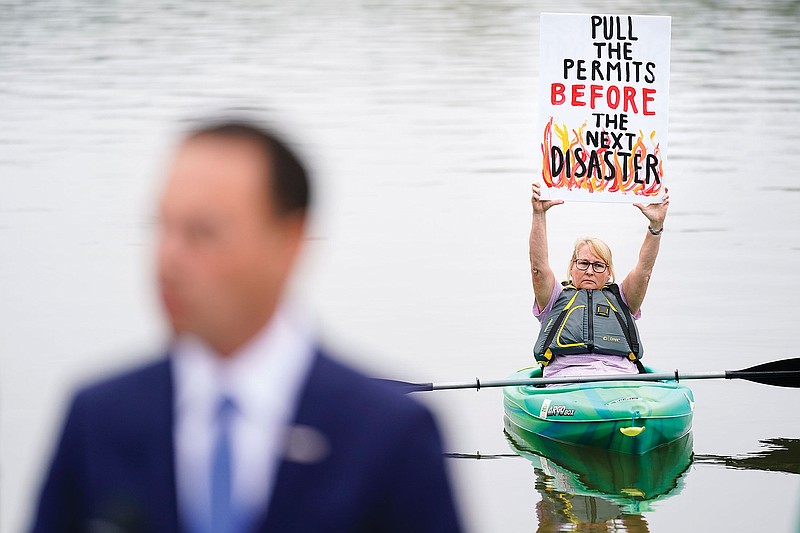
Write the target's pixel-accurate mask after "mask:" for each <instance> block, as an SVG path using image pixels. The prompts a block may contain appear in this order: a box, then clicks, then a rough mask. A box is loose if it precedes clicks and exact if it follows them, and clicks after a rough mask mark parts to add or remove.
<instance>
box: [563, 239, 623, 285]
mask: <svg viewBox="0 0 800 533" xmlns="http://www.w3.org/2000/svg"><path fill="white" fill-rule="evenodd" d="M581 246H588V247H589V250H590V251H591V252H592V253H593V254H594V255H596V256H597V257H599V258H600V259H602V260H603V261H605V263H606V264H607V265H608V272H609V274H611V278H609V282H613V281H614V278H615V276H614V262H613V259H612V258H611V248H609V246H608V245H607V244H606V243H605V242H604V241H602V240H600V239H598V238H597V237H581V238H580V239H578V240H577V241H575V248H573V249H572V259H570V260H569V266H567V279H569V280H571V279H572V274H571V272H572V265H573V264H575V259H577V258H578V250H580V248H581Z"/></svg>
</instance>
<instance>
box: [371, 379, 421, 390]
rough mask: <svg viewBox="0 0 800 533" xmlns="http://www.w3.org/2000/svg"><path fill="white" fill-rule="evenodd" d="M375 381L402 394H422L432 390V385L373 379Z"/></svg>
mask: <svg viewBox="0 0 800 533" xmlns="http://www.w3.org/2000/svg"><path fill="white" fill-rule="evenodd" d="M375 381H377V382H379V383H382V384H383V385H386V386H387V387H390V388H392V389H394V390H396V391H398V392H401V393H403V394H408V393H409V392H424V391H432V390H433V383H411V382H408V381H399V380H396V379H383V378H375Z"/></svg>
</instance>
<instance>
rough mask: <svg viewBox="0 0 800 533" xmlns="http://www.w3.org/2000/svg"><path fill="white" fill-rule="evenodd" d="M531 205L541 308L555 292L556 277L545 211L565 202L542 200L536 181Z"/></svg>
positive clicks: (533, 266)
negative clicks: (549, 254)
mask: <svg viewBox="0 0 800 533" xmlns="http://www.w3.org/2000/svg"><path fill="white" fill-rule="evenodd" d="M532 191H533V193H532V196H531V205H532V206H533V220H532V221H531V237H530V241H529V245H530V255H531V279H532V280H533V294H534V295H535V296H536V303H537V304H538V305H539V309H544V307H545V306H546V305H547V302H548V301H549V300H550V295H551V294H553V286H554V285H555V282H556V277H555V275H553V269H551V268H550V260H549V258H548V254H547V218H546V216H545V213H546V212H547V210H548V209H550V208H551V207H553V206H554V205H559V204H563V203H564V200H541V199H540V195H541V186H540V185H539V184H538V183H534V184H533V186H532Z"/></svg>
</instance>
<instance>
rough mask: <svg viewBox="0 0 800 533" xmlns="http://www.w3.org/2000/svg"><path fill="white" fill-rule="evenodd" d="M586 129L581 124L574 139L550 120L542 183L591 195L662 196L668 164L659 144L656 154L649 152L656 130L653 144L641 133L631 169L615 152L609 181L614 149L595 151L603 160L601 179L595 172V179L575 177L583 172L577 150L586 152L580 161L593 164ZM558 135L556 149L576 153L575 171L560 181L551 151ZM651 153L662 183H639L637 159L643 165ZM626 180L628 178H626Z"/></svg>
mask: <svg viewBox="0 0 800 533" xmlns="http://www.w3.org/2000/svg"><path fill="white" fill-rule="evenodd" d="M585 127H586V122H584V123H583V124H581V126H580V127H579V128H577V129H573V130H572V135H570V131H569V129H568V128H567V125H566V124H558V123H554V122H553V117H550V120H549V121H548V122H547V125H546V126H545V128H544V140H543V142H542V179H543V180H544V183H545V185H547V186H548V187H550V188H555V189H563V188H566V189H568V190H572V189H585V190H587V191H589V192H600V191H605V192H610V193H617V192H622V193H625V194H635V195H638V196H646V197H650V196H658V194H659V193H660V192H661V188H662V186H663V178H664V166H663V165H664V163H663V161H662V159H661V157H659V156H660V152H661V148H660V143H655V146H654V147H653V149H652V151H648V148H647V144H650V145H651V146H652V145H653V143H654V142H655V137H656V132H655V130H653V131H651V132H650V135H649V140H650V142H649V143H645V134H644V132H643V131H641V130H639V136H638V138H637V139H636V142H634V143H633V147H632V149H631V155H630V157H628V161H627V165H625V166H626V167H627V168H623V163H622V161H621V160H620V157H619V155H618V154H617V153H616V151H614V152H613V154H614V158H613V161H614V165H613V166H614V178H613V179H611V180H607V179H605V178H604V177H603V176H605V175H607V174H608V173H609V168H608V167H609V165H608V164H607V163H606V160H605V153H606V152H608V151H610V149H609V148H602V147H598V148H593V149H594V150H595V151H596V152H597V155H598V157H599V163H600V177H598V176H597V173H596V172H592V173H591V175H584V176H581V177H575V172H576V171H577V170H578V169H580V166H579V164H578V162H577V161H576V160H575V157H574V155H575V154H574V150H575V149H576V148H582V149H583V151H582V152H581V157H580V159H581V161H582V162H583V163H584V164H586V163H587V162H588V160H589V152H590V149H588V148H587V147H586V145H585V144H584V134H583V131H584V128H585ZM554 133H555V137H556V139H555V141H556V142H557V144H556V145H555V146H558V147H559V148H560V149H561V151H562V153H564V154H566V153H567V152H568V151H569V152H572V156H573V162H572V168H571V169H570V172H569V173H568V172H567V171H566V168H565V169H563V170H562V172H561V173H560V175H559V176H557V177H553V174H552V165H551V153H552V152H551V148H552V147H553V146H554V144H553V142H554V139H553V134H554ZM648 153H651V154H653V155H655V156H656V157H658V166H657V170H658V180H655V179H652V180H651V183H650V184H645V183H636V182H635V181H634V174H635V168H634V155H636V154H639V161H640V162H642V161H646V160H647V154H648ZM564 165H565V166H566V161H565V162H564ZM642 172H644V169H642V168H641V167H640V169H639V173H640V176H641V173H642ZM567 174H569V176H567ZM587 174H588V173H587ZM623 176H626V177H625V178H623Z"/></svg>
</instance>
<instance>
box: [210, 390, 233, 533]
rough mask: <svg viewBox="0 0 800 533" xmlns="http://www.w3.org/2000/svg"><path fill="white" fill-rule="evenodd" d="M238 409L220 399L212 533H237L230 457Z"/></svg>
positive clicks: (213, 456) (213, 462)
mask: <svg viewBox="0 0 800 533" xmlns="http://www.w3.org/2000/svg"><path fill="white" fill-rule="evenodd" d="M235 414H236V405H235V404H234V403H233V400H232V399H231V398H229V397H227V396H223V397H222V398H221V399H220V404H219V410H218V412H217V436H216V439H215V442H214V449H213V451H212V454H211V531H212V532H213V533H234V532H235V531H236V529H237V528H236V524H235V517H234V512H233V502H232V499H231V485H232V480H233V475H232V472H233V462H232V453H231V421H232V419H233V416H234V415H235Z"/></svg>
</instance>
